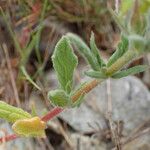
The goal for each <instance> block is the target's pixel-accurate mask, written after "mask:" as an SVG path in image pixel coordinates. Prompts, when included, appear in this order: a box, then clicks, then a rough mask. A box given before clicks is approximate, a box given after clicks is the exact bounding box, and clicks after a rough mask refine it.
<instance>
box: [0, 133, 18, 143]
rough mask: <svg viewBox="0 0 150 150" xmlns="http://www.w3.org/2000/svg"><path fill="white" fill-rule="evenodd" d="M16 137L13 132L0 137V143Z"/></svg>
mask: <svg viewBox="0 0 150 150" xmlns="http://www.w3.org/2000/svg"><path fill="white" fill-rule="evenodd" d="M16 138H18V136H17V135H16V134H11V135H8V136H5V137H2V138H0V143H2V142H8V141H11V140H15V139H16Z"/></svg>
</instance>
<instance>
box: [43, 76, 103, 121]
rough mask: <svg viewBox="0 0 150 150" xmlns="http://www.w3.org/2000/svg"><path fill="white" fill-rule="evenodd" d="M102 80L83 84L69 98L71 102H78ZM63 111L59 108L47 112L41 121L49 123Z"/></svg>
mask: <svg viewBox="0 0 150 150" xmlns="http://www.w3.org/2000/svg"><path fill="white" fill-rule="evenodd" d="M102 81H103V80H96V79H94V80H92V81H90V82H89V83H87V84H85V85H84V86H83V87H82V88H81V89H80V90H78V91H77V92H75V94H74V95H73V96H72V97H71V99H72V102H75V101H76V100H78V99H79V98H80V97H81V96H82V95H84V94H86V93H88V92H90V91H91V90H92V89H93V88H95V87H96V86H97V85H98V84H99V83H100V82H102ZM63 110H64V109H63V108H60V107H55V108H53V109H52V110H51V111H50V112H48V113H47V114H46V115H45V116H43V117H42V118H41V119H42V120H43V121H45V122H47V121H49V120H50V119H52V118H53V117H55V116H57V115H58V114H59V113H61V112H62V111H63Z"/></svg>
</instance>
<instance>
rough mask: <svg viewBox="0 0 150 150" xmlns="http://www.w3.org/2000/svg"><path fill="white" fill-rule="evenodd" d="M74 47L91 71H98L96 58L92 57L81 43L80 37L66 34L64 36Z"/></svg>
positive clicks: (89, 51) (88, 49)
mask: <svg viewBox="0 0 150 150" xmlns="http://www.w3.org/2000/svg"><path fill="white" fill-rule="evenodd" d="M66 36H67V37H68V38H69V40H70V41H71V43H72V44H74V46H76V48H77V50H78V51H79V52H80V53H81V54H82V55H83V56H84V58H85V59H86V60H87V62H88V63H89V64H90V66H91V67H92V68H93V70H99V69H100V67H99V63H98V62H97V58H95V56H94V55H93V53H92V52H91V50H90V48H89V47H88V46H87V45H86V44H85V43H84V42H83V41H82V39H81V38H80V37H78V36H77V35H75V34H72V33H68V34H67V35H66Z"/></svg>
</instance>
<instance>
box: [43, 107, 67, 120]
mask: <svg viewBox="0 0 150 150" xmlns="http://www.w3.org/2000/svg"><path fill="white" fill-rule="evenodd" d="M63 110H64V109H62V108H60V107H55V108H53V109H52V110H51V111H50V112H48V113H47V114H46V115H45V116H43V117H42V118H41V119H42V121H45V122H47V121H49V120H51V119H52V118H53V117H55V116H57V115H58V114H59V113H61V112H62V111H63Z"/></svg>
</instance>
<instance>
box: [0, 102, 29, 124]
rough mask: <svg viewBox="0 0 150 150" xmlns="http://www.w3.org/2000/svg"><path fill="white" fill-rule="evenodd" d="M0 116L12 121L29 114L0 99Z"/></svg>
mask: <svg viewBox="0 0 150 150" xmlns="http://www.w3.org/2000/svg"><path fill="white" fill-rule="evenodd" d="M0 118H2V119H5V120H7V121H9V122H12V123H14V122H15V121H17V120H19V119H26V118H31V115H30V114H29V113H27V112H26V111H24V110H22V109H21V108H16V107H14V106H11V105H9V104H7V103H5V102H3V101H0Z"/></svg>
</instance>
